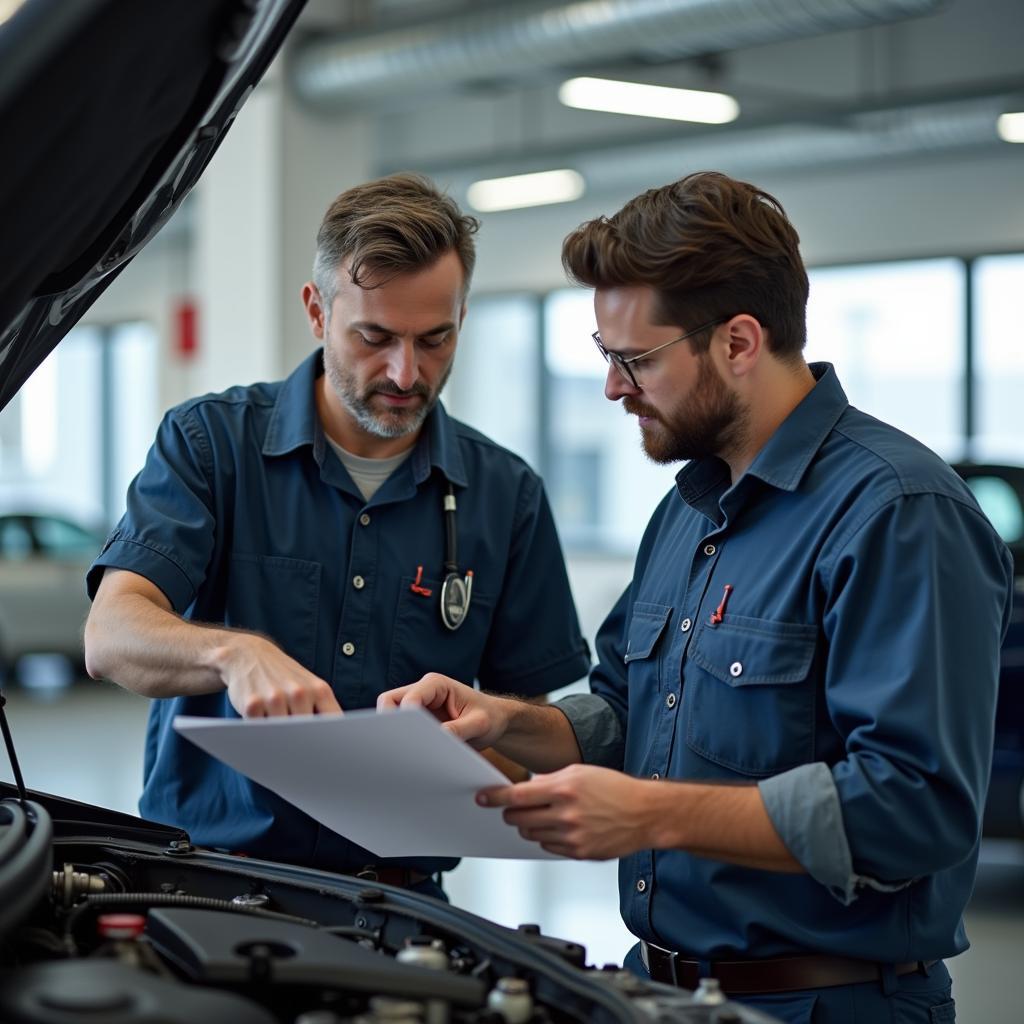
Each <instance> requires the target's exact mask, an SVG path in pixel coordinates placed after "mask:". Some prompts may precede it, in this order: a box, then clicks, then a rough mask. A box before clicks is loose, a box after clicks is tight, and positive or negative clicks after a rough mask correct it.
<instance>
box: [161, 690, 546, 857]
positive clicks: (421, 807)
mask: <svg viewBox="0 0 1024 1024" xmlns="http://www.w3.org/2000/svg"><path fill="white" fill-rule="evenodd" d="M174 728H175V729H176V730H177V731H178V732H180V733H181V734H182V735H183V736H185V737H187V738H188V739H190V740H191V741H192V742H193V743H195V744H196V745H197V746H199V747H201V748H202V749H203V750H205V751H206V752H207V753H208V754H211V755H213V756H214V757H216V758H219V759H220V760H221V761H224V762H226V763H227V764H229V765H231V767H232V768H235V769H237V770H238V771H240V772H242V774H243V775H247V776H248V777H249V778H250V779H252V780H253V781H255V782H258V783H259V784H260V785H262V786H266V788H267V789H270V790H272V791H273V792H275V793H277V794H278V796H281V797H283V798H284V799H285V800H288V801H289V802H291V803H293V804H295V806H296V807H298V808H300V809H301V810H303V811H305V812H306V813H307V814H309V815H310V816H312V817H313V818H316V819H317V821H319V822H322V823H323V824H324V825H326V826H327V827H328V828H329V829H331V830H332V831H334V832H338V833H340V834H341V835H343V836H345V837H346V838H348V839H351V840H352V841H353V842H356V843H358V844H359V845H360V846H364V847H366V849H368V850H371V851H373V853H374V854H376V855H377V856H378V857H409V856H423V857H431V856H437V857H516V858H528V859H558V858H557V857H556V856H555V855H554V854H550V853H547V852H546V851H545V850H544V849H543V848H542V847H541V846H540V845H539V844H538V843H534V842H531V841H529V840H527V839H523V838H522V836H520V835H519V832H518V831H517V830H516V829H514V828H512V827H511V826H510V825H506V824H505V822H504V820H503V819H502V816H501V811H500V810H499V809H497V808H493V807H480V806H479V804H477V803H476V801H475V800H474V794H475V793H476V792H477V790H480V789H483V788H484V787H486V786H494V785H502V784H503V783H507V782H508V780H507V779H506V778H505V776H504V775H502V774H501V772H499V771H498V769H497V768H495V767H494V765H492V764H491V763H490V762H489V761H487V760H485V759H484V758H483V757H481V756H480V754H478V753H477V752H476V751H475V750H473V749H472V748H471V747H469V746H467V745H466V744H465V743H463V742H462V741H461V740H458V739H456V738H455V737H454V736H452V735H451V734H450V733H448V732H447V731H446V730H444V729H442V728H441V726H440V724H439V723H438V722H437V720H436V719H435V718H434V717H433V716H432V715H430V714H429V713H428V712H426V711H423V710H422V709H420V708H411V709H401V710H397V711H386V712H382V713H378V712H376V711H372V710H369V711H349V712H347V713H346V714H344V715H291V716H286V717H281V718H249V719H223V718H192V717H188V716H182V715H179V716H178V717H176V718H175V719H174Z"/></svg>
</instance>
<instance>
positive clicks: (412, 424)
mask: <svg viewBox="0 0 1024 1024" xmlns="http://www.w3.org/2000/svg"><path fill="white" fill-rule="evenodd" d="M451 371H452V368H451V365H449V366H448V368H447V370H445V373H444V376H443V377H442V378H441V383H440V384H439V385H438V387H437V390H436V391H434V393H433V394H431V392H430V389H429V388H428V387H427V386H426V384H422V383H420V382H417V383H416V384H414V385H413V386H412V387H411V388H410V389H409V390H408V391H403V390H402V389H401V388H398V387H396V386H395V385H394V384H392V383H391V381H389V380H383V381H381V382H380V383H378V384H375V385H373V386H372V387H371V388H370V390H369V391H367V392H365V393H362V394H360V392H359V389H358V386H357V385H356V381H355V377H353V376H352V374H350V373H348V372H346V371H345V370H344V369H342V367H341V366H339V365H338V364H337V363H336V362H335V361H334V359H333V357H332V356H331V354H330V349H329V348H328V347H327V346H326V345H325V346H324V373H325V374H326V375H327V380H328V382H329V383H330V385H331V387H332V388H333V389H334V393H335V394H336V395H337V396H338V398H340V399H341V402H342V405H344V406H345V408H346V409H347V410H348V412H349V413H350V414H351V415H352V418H353V419H354V420H355V421H356V423H357V424H359V426H360V427H361V428H362V429H363V430H365V431H366V432H367V433H368V434H372V435H373V436H374V437H380V438H383V439H386V440H391V439H393V438H396V437H407V436H408V435H409V434H415V433H416V432H417V431H418V430H419V429H420V427H422V426H423V423H424V421H425V420H426V418H427V417H428V416H429V415H430V413H431V412H432V411H433V408H434V406H435V405H437V400H438V398H439V397H440V395H441V391H442V390H443V389H444V386H445V384H447V383H448V377H449V376H450V374H451ZM376 394H388V395H420V396H421V397H422V398H423V399H424V401H423V402H422V403H421V404H420V405H419V406H417V407H416V408H413V409H390V410H388V411H387V412H383V413H381V412H377V411H375V410H374V409H373V408H372V406H371V405H370V401H371V400H372V398H373V396H374V395H376Z"/></svg>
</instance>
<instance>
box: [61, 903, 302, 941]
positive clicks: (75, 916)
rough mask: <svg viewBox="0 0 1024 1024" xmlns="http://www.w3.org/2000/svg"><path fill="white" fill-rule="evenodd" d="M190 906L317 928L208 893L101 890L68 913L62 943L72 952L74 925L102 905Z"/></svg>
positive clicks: (290, 916)
mask: <svg viewBox="0 0 1024 1024" xmlns="http://www.w3.org/2000/svg"><path fill="white" fill-rule="evenodd" d="M139 906H141V907H146V908H148V907H190V908H193V909H199V910H223V911H226V912H228V913H231V914H247V915H248V916H250V917H261V918H264V919H265V920H272V921H288V922H290V923H291V924H301V925H305V926H306V927H308V928H320V923H319V921H311V920H309V919H308V918H305V917H295V916H294V915H292V914H279V913H277V911H274V910H264V909H263V908H262V907H244V906H239V905H238V904H237V903H232V902H230V900H218V899H213V898H212V897H209V896H187V895H186V896H182V895H178V894H177V893H173V892H104V893H93V894H91V895H89V896H86V897H85V898H84V899H83V900H81V902H79V903H77V904H75V907H74V908H73V909H72V910H71V912H70V913H69V914H68V918H67V921H65V923H64V945H65V947H66V948H67V950H68V952H69V953H70V954H71V955H74V954H75V953H77V951H78V945H77V943H76V942H75V935H74V932H75V927H76V925H77V924H78V922H79V921H80V920H81V918H82V917H83V915H85V914H86V913H88V912H89V911H92V910H102V909H104V908H105V907H139Z"/></svg>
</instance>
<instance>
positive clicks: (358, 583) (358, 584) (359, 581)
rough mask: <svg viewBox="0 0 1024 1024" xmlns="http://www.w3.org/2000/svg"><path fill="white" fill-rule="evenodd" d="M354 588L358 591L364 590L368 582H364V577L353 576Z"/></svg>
mask: <svg viewBox="0 0 1024 1024" xmlns="http://www.w3.org/2000/svg"><path fill="white" fill-rule="evenodd" d="M352 586H353V587H355V588H356V590H362V589H363V587H365V586H366V580H364V579H363V577H362V576H353V577H352Z"/></svg>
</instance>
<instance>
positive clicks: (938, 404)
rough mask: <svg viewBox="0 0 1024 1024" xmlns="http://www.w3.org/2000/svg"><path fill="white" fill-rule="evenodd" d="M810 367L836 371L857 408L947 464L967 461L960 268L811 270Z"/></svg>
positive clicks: (916, 264) (934, 264) (945, 263)
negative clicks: (816, 364) (830, 366)
mask: <svg viewBox="0 0 1024 1024" xmlns="http://www.w3.org/2000/svg"><path fill="white" fill-rule="evenodd" d="M810 279H811V297H810V301H809V302H808V305H807V351H806V356H807V359H808V361H809V362H813V361H816V360H824V361H827V362H831V363H834V364H835V366H836V372H837V373H838V375H839V379H840V381H841V382H842V385H843V387H844V389H845V390H846V394H847V396H848V397H849V399H850V402H851V404H853V405H855V406H857V407H858V408H859V409H863V410H864V411H865V412H868V413H871V415H873V416H877V417H878V418H879V419H883V420H885V421H886V422H888V423H892V424H893V425H894V426H897V427H899V428H900V429H901V430H905V431H906V432H907V433H908V434H912V435H913V436H914V437H916V438H917V439H918V440H920V441H923V442H924V443H925V444H926V445H928V446H929V447H930V448H933V449H934V450H935V451H937V452H938V453H939V454H940V455H943V456H945V457H946V458H959V457H961V455H962V454H963V451H964V397H963V396H964V354H965V345H964V322H965V319H964V292H965V287H964V286H965V281H964V264H963V263H962V262H961V261H960V260H952V259H944V260H918V261H908V262H903V263H876V264H871V265H867V266H860V267H833V268H827V269H822V270H812V271H811V273H810Z"/></svg>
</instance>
